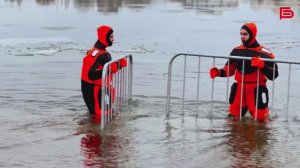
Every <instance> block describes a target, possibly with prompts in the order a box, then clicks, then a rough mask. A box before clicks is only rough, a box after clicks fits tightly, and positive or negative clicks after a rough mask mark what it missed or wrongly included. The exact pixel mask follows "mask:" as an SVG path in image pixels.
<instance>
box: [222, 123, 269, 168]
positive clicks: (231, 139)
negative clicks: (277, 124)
mask: <svg viewBox="0 0 300 168" xmlns="http://www.w3.org/2000/svg"><path fill="white" fill-rule="evenodd" d="M227 126H228V127H229V131H230V134H228V136H227V137H226V139H227V145H228V152H226V153H228V154H229V155H231V157H232V158H234V159H233V163H232V164H233V166H236V167H240V168H241V167H269V166H270V165H266V164H267V162H266V161H267V160H269V159H270V158H269V156H270V154H269V147H270V144H269V143H268V140H269V139H270V136H271V134H270V128H268V125H267V124H262V123H253V122H252V121H233V120H232V121H227ZM273 165H274V164H273Z"/></svg>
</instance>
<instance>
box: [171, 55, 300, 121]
mask: <svg viewBox="0 0 300 168" xmlns="http://www.w3.org/2000/svg"><path fill="white" fill-rule="evenodd" d="M178 57H183V69H182V71H183V75H182V76H181V75H177V76H176V77H177V82H178V81H179V82H181V81H182V88H181V89H180V88H179V87H178V85H177V88H178V91H181V97H180V98H179V99H181V111H182V115H184V110H185V104H186V101H187V100H186V91H187V89H186V88H187V84H186V83H187V79H188V78H189V79H196V80H195V82H194V83H195V84H194V85H196V86H195V87H194V88H193V89H194V90H192V91H191V92H193V91H196V98H195V100H193V101H194V102H195V103H194V104H196V117H198V113H199V104H200V102H199V98H200V97H201V96H200V74H201V73H205V75H206V76H207V77H208V76H209V72H207V71H208V70H209V69H210V68H211V67H212V66H215V63H216V60H217V59H218V60H222V62H223V63H222V67H223V66H224V64H225V62H224V60H225V61H226V60H228V65H229V63H230V59H233V60H243V67H242V68H243V70H242V72H243V73H242V83H243V78H244V66H245V61H249V60H251V58H249V57H248V58H247V57H238V56H213V55H198V54H187V53H180V54H177V55H175V56H173V57H172V58H171V60H170V62H169V66H168V83H167V104H166V116H167V117H169V115H170V111H171V104H170V102H171V84H172V72H173V71H172V70H173V62H174V60H175V59H176V58H178ZM190 57H193V58H198V61H195V60H194V61H193V68H194V69H196V71H191V72H193V73H194V74H196V76H192V77H188V76H187V69H188V68H191V67H187V58H190ZM201 58H202V59H203V58H205V59H210V60H211V59H212V61H213V62H212V65H208V64H209V63H208V62H204V63H203V62H202V64H205V65H206V66H207V67H204V68H205V71H201V68H202V67H201ZM262 60H264V61H267V62H272V63H273V68H275V63H277V64H287V65H288V68H286V69H288V72H287V81H284V82H286V83H287V90H286V93H285V94H286V100H285V102H286V104H285V106H286V121H288V113H289V107H290V86H291V70H292V68H291V67H292V65H300V62H292V61H283V60H275V59H262ZM180 66H182V65H180ZM180 66H179V67H180ZM179 67H178V66H177V67H176V69H175V70H178V69H179ZM219 68H220V67H219ZM295 70H297V69H295ZM298 70H299V69H298ZM281 72H282V70H281V69H280V68H279V74H280V73H281ZM228 73H229V71H228ZM274 73H275V71H274ZM274 73H273V79H274V76H275V74H274ZM279 77H281V76H280V75H279ZM179 78H182V79H179ZM209 79H210V78H209ZM209 79H208V78H207V80H206V82H208V81H209ZM257 79H259V71H258V78H257ZM226 80H227V81H226V89H225V90H226V94H225V95H226V98H225V99H226V100H225V108H224V112H225V116H226V117H227V110H228V104H229V103H228V100H229V97H228V93H229V80H230V79H229V77H226ZM210 81H212V82H211V87H210V89H211V92H210V101H208V102H209V103H210V115H209V116H210V118H212V117H213V116H212V112H213V106H214V94H215V80H211V79H210ZM276 81H277V80H273V81H270V82H271V85H272V87H271V88H272V93H271V94H270V96H271V99H270V100H271V105H270V106H269V107H270V111H271V112H272V113H273V111H274V108H273V107H274V98H275V97H274V92H275V88H274V87H275V82H276ZM283 85H284V84H283ZM258 86H259V82H257V88H258ZM242 87H243V85H242ZM190 88H191V86H189V89H190ZM207 89H208V88H204V90H205V92H202V95H204V93H205V95H204V97H205V96H206V97H208V95H207V92H208V90H207ZM242 90H243V88H242ZM280 90H281V91H282V89H280ZM242 94H243V92H241V102H242V97H243V96H242ZM257 95H258V89H257V92H256V97H257ZM281 95H282V94H281ZM202 97H203V96H202ZM281 97H282V96H280V98H281ZM298 100H299V99H298ZM280 102H281V103H283V102H282V101H280ZM296 103H297V102H296ZM257 104H258V103H257V99H256V114H255V119H256V116H257ZM241 111H242V107H240V114H242V113H241ZM271 112H270V117H271V118H272V114H271ZM241 117H242V116H241V115H240V118H241Z"/></svg>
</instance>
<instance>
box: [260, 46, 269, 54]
mask: <svg viewBox="0 0 300 168" xmlns="http://www.w3.org/2000/svg"><path fill="white" fill-rule="evenodd" d="M261 51H263V52H266V53H268V54H272V52H271V51H270V50H268V49H266V48H264V47H262V48H261Z"/></svg>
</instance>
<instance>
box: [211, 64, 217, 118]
mask: <svg viewBox="0 0 300 168" xmlns="http://www.w3.org/2000/svg"><path fill="white" fill-rule="evenodd" d="M215 62H216V59H215V58H213V67H214V66H215ZM211 87H212V88H211V96H210V98H211V100H210V102H211V104H210V118H211V119H212V110H213V102H214V88H215V79H213V80H212V82H211Z"/></svg>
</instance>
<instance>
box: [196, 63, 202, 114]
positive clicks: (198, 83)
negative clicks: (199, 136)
mask: <svg viewBox="0 0 300 168" xmlns="http://www.w3.org/2000/svg"><path fill="white" fill-rule="evenodd" d="M200 65H201V57H198V72H197V73H198V77H197V102H196V103H197V114H196V119H197V118H198V113H199V87H200V86H199V85H200Z"/></svg>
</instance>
